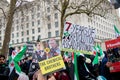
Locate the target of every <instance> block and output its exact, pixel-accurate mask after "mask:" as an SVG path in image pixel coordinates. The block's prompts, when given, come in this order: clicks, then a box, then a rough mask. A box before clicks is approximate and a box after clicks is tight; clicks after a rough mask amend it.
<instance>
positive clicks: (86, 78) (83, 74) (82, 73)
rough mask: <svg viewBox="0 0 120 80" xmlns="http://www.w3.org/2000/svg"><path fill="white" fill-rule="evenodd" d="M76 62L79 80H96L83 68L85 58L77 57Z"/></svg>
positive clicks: (82, 56)
mask: <svg viewBox="0 0 120 80" xmlns="http://www.w3.org/2000/svg"><path fill="white" fill-rule="evenodd" d="M77 60H78V75H79V78H80V79H81V80H95V79H96V78H95V77H94V76H93V74H92V73H91V72H90V71H89V70H88V69H86V67H85V60H86V59H85V56H84V55H79V56H78V57H77Z"/></svg>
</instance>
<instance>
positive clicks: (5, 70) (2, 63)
mask: <svg viewBox="0 0 120 80" xmlns="http://www.w3.org/2000/svg"><path fill="white" fill-rule="evenodd" d="M9 72H10V69H9V67H8V64H6V59H5V56H4V55H0V79H3V80H8V79H9Z"/></svg>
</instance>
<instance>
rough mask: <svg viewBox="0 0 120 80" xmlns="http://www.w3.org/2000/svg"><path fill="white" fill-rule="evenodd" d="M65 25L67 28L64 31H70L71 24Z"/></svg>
mask: <svg viewBox="0 0 120 80" xmlns="http://www.w3.org/2000/svg"><path fill="white" fill-rule="evenodd" d="M66 24H68V27H67V28H66V30H65V31H68V30H69V29H70V27H71V23H69V22H66Z"/></svg>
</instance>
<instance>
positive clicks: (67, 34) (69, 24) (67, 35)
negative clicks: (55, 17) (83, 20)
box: [63, 22, 71, 39]
mask: <svg viewBox="0 0 120 80" xmlns="http://www.w3.org/2000/svg"><path fill="white" fill-rule="evenodd" d="M66 24H68V27H67V28H66V29H65V32H64V36H63V39H65V38H67V39H69V36H70V34H69V33H68V30H69V29H70V27H71V23H69V22H66Z"/></svg>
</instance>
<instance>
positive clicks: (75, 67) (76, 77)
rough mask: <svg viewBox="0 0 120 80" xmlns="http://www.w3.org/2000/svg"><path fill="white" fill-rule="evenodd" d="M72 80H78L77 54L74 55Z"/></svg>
mask: <svg viewBox="0 0 120 80" xmlns="http://www.w3.org/2000/svg"><path fill="white" fill-rule="evenodd" d="M73 64H74V80H79V76H78V67H77V54H76V53H74V63H73Z"/></svg>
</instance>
